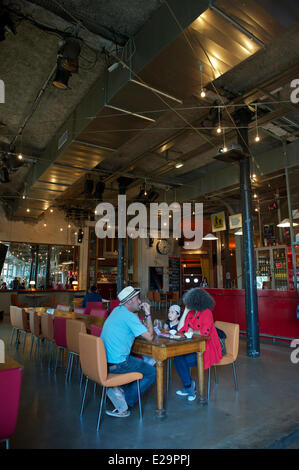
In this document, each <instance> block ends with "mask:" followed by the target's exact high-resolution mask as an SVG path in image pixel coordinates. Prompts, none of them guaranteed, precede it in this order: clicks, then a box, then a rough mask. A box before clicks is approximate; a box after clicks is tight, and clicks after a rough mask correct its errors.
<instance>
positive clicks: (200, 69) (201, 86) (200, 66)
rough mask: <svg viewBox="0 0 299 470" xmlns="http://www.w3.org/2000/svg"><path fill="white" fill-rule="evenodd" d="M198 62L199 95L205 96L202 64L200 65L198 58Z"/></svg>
mask: <svg viewBox="0 0 299 470" xmlns="http://www.w3.org/2000/svg"><path fill="white" fill-rule="evenodd" d="M198 62H199V71H200V89H201V92H200V96H201V98H205V96H206V92H205V89H204V87H203V84H202V71H203V66H202V63H201V62H200V60H199V61H198Z"/></svg>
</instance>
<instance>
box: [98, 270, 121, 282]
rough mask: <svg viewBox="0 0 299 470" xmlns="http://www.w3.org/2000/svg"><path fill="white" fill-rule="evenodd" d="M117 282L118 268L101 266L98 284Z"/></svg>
mask: <svg viewBox="0 0 299 470" xmlns="http://www.w3.org/2000/svg"><path fill="white" fill-rule="evenodd" d="M116 281H117V268H116V267H109V266H107V267H104V266H101V268H100V270H98V271H97V282H107V283H116Z"/></svg>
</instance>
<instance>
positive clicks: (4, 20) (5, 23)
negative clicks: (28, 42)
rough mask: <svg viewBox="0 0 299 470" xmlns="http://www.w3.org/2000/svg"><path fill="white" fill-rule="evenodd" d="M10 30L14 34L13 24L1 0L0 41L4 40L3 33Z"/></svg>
mask: <svg viewBox="0 0 299 470" xmlns="http://www.w3.org/2000/svg"><path fill="white" fill-rule="evenodd" d="M8 31H10V32H12V33H13V34H16V33H17V32H16V28H15V25H14V23H13V21H12V19H11V17H10V15H9V13H8V11H6V10H5V8H3V6H2V2H0V41H4V40H5V34H6V33H7V32H8Z"/></svg>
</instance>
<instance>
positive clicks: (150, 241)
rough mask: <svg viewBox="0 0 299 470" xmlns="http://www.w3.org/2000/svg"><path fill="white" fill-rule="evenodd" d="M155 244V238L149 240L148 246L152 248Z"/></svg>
mask: <svg viewBox="0 0 299 470" xmlns="http://www.w3.org/2000/svg"><path fill="white" fill-rule="evenodd" d="M153 244H154V239H153V238H149V239H148V246H149V248H150V247H151V246H153Z"/></svg>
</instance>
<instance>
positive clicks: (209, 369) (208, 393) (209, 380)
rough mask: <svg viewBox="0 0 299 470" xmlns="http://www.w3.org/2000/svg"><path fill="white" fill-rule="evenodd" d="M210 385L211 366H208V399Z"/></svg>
mask: <svg viewBox="0 0 299 470" xmlns="http://www.w3.org/2000/svg"><path fill="white" fill-rule="evenodd" d="M210 387H211V367H209V378H208V401H210Z"/></svg>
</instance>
